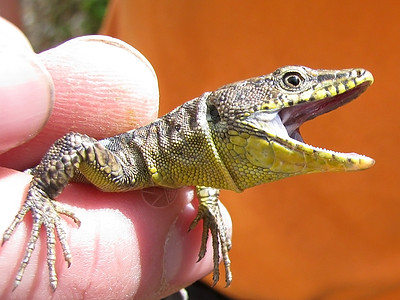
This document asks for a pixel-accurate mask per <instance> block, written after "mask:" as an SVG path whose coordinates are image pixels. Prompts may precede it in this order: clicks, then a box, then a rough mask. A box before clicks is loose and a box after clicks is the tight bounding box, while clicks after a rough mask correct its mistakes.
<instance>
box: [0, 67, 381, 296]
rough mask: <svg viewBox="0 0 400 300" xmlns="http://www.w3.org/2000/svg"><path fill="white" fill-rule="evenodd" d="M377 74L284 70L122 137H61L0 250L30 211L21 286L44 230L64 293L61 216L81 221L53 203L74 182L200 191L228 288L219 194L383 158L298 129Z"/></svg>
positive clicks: (113, 188) (227, 244)
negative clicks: (311, 139)
mask: <svg viewBox="0 0 400 300" xmlns="http://www.w3.org/2000/svg"><path fill="white" fill-rule="evenodd" d="M373 80H374V79H373V76H372V74H371V73H370V72H369V71H367V70H365V69H360V68H353V69H343V70H325V69H317V70H314V69H310V68H307V67H303V66H285V67H281V68H278V69H277V70H275V71H274V72H272V73H271V74H268V75H262V76H258V77H254V78H251V79H247V80H242V81H238V82H235V83H231V84H227V85H225V86H222V87H220V88H218V89H216V90H215V91H212V92H206V93H204V94H202V95H201V96H199V97H197V98H195V99H193V100H191V101H188V102H186V103H184V104H183V105H181V106H179V107H177V108H176V109H174V110H173V111H171V112H170V113H168V114H166V115H164V116H163V117H160V118H158V119H157V120H155V121H154V122H152V123H150V124H148V125H146V126H143V127H140V128H137V129H133V130H131V131H128V132H125V133H122V134H119V135H116V136H114V137H109V138H105V139H103V140H96V139H94V138H91V137H89V136H87V135H85V134H80V133H75V132H71V133H68V134H66V135H65V136H64V137H62V138H60V139H59V140H57V141H56V142H55V143H54V144H53V145H52V146H51V147H50V149H49V150H48V152H47V153H46V154H45V155H44V157H43V158H42V160H41V161H40V163H39V164H38V165H37V166H36V167H34V168H31V169H28V170H26V172H27V173H29V174H31V175H32V180H31V182H30V186H29V189H28V192H27V196H26V200H25V202H24V203H23V205H22V207H21V208H20V210H19V211H18V213H17V215H16V216H15V218H14V220H13V221H12V223H11V224H10V226H9V227H8V228H7V229H6V231H5V232H4V234H3V240H2V245H4V243H5V242H6V241H7V240H9V238H10V237H11V235H12V234H13V232H14V230H15V228H16V227H17V226H18V224H20V223H21V222H22V221H23V219H24V217H25V215H26V213H27V212H28V211H31V212H32V217H33V226H32V231H31V233H30V238H29V241H28V244H27V247H26V251H25V255H24V257H23V259H22V262H21V264H20V267H19V270H18V272H17V275H16V278H15V282H14V289H15V288H16V287H17V286H18V285H19V284H20V282H21V280H22V278H23V274H24V270H25V268H26V266H27V265H28V263H29V259H30V257H31V254H32V252H33V251H34V248H35V244H36V241H37V239H38V237H39V231H40V228H41V227H42V226H44V227H45V229H46V236H47V264H48V271H49V282H50V286H51V288H52V289H53V290H55V289H56V287H57V283H58V279H57V273H56V269H55V261H56V256H55V253H56V251H55V244H56V237H57V238H58V240H59V242H60V244H61V248H62V252H63V254H64V259H65V261H66V262H67V264H68V266H69V265H70V264H71V258H72V254H71V251H70V248H69V246H68V243H67V238H66V235H67V233H66V230H65V229H64V224H63V221H62V218H61V215H65V216H67V217H70V218H72V219H73V220H74V222H75V223H76V224H77V225H78V226H79V225H80V220H79V218H78V217H77V216H76V214H75V213H74V210H73V207H70V206H67V205H66V204H63V203H60V202H58V201H57V200H55V198H56V197H57V195H59V194H60V193H61V192H62V191H63V189H64V188H65V187H66V186H67V185H68V183H69V182H86V183H92V184H93V185H95V186H96V187H98V188H99V189H101V190H103V191H105V192H125V191H130V190H135V189H143V188H147V187H153V186H160V187H165V188H173V189H176V188H180V187H183V186H195V187H196V193H197V197H198V199H199V205H198V212H197V215H196V217H195V219H194V220H193V222H192V223H191V225H190V228H189V230H192V229H193V228H194V227H195V226H196V225H197V224H198V223H199V222H200V221H201V220H202V226H203V232H202V237H201V246H200V250H199V254H198V261H200V260H201V259H202V258H203V257H204V255H205V253H206V245H207V240H208V237H209V234H210V233H211V238H212V245H213V284H214V285H215V284H216V283H217V282H218V281H219V277H220V274H219V263H220V259H221V258H222V259H221V260H222V262H223V264H224V268H225V283H226V286H229V285H230V284H231V281H232V273H231V270H230V264H231V262H230V259H229V254H228V252H229V250H230V249H231V240H230V238H229V237H228V235H227V229H226V227H225V225H224V222H223V219H222V216H221V212H220V208H219V204H218V203H219V192H220V189H227V190H233V191H236V192H241V191H243V190H245V189H248V188H250V187H253V186H256V185H260V184H263V183H267V182H271V181H274V180H278V179H282V178H286V177H289V176H294V175H300V174H308V173H315V172H327V171H355V170H363V169H367V168H369V167H371V166H373V165H374V163H375V161H374V160H373V159H372V158H369V157H367V156H364V155H359V154H356V153H340V152H335V151H332V150H325V149H322V148H318V147H314V146H312V145H309V144H306V143H305V142H304V141H303V138H302V136H301V134H300V130H299V128H300V126H301V125H302V124H303V123H304V122H306V121H308V120H311V119H313V118H315V117H317V116H319V115H321V114H324V113H327V112H329V111H331V110H334V109H336V108H338V107H340V106H342V105H344V104H346V103H348V102H350V101H351V100H353V99H355V98H356V97H358V96H359V95H360V94H361V93H363V92H364V91H365V90H366V89H367V88H368V87H369V86H370V85H371V84H372V83H373Z"/></svg>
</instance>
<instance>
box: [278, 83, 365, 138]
mask: <svg viewBox="0 0 400 300" xmlns="http://www.w3.org/2000/svg"><path fill="white" fill-rule="evenodd" d="M369 85H370V83H367V82H365V83H363V84H361V85H359V86H357V87H355V88H353V89H351V90H349V91H347V92H345V93H342V94H340V95H336V96H333V97H328V98H325V99H323V100H319V101H311V102H305V103H301V104H298V105H295V106H291V107H286V108H283V109H282V110H281V111H280V112H279V113H278V115H279V117H280V119H281V122H282V124H283V126H284V127H285V128H286V131H287V134H288V135H289V137H291V138H292V139H295V140H297V141H299V142H302V143H303V142H304V141H303V138H302V136H301V134H300V130H299V128H300V126H301V125H302V124H303V123H305V122H306V121H309V120H312V119H314V118H316V117H318V116H320V115H322V114H325V113H327V112H330V111H332V110H334V109H336V108H338V107H340V106H343V105H344V104H346V103H349V102H350V101H351V100H353V99H355V98H357V97H358V96H359V95H360V94H362V93H363V92H364V91H365V90H366V89H367V88H368V86H369Z"/></svg>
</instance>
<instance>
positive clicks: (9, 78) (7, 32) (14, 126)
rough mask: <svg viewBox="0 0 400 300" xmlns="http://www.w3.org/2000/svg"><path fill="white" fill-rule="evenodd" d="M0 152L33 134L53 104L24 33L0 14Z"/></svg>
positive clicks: (49, 84) (47, 83)
mask: <svg viewBox="0 0 400 300" xmlns="http://www.w3.org/2000/svg"><path fill="white" fill-rule="evenodd" d="M0 36H1V38H2V40H1V41H0V49H1V50H0V65H1V68H0V128H1V130H0V153H2V152H5V151H7V150H9V149H11V148H14V147H16V146H18V145H20V144H22V143H24V142H26V141H27V140H29V139H31V138H32V137H34V136H35V135H36V134H37V133H38V132H39V131H40V129H41V128H42V127H43V126H44V124H45V123H46V121H47V119H48V117H49V115H50V112H51V107H52V104H53V84H52V81H51V78H50V75H49V73H48V72H47V71H46V69H45V68H44V66H43V64H42V63H41V62H40V61H39V60H38V58H37V57H36V56H35V54H34V53H33V51H32V49H31V47H30V45H29V43H28V41H27V40H26V38H25V37H24V35H23V34H22V33H21V32H20V31H19V30H18V29H17V28H16V27H15V26H14V25H12V24H11V23H9V22H8V21H6V20H4V19H2V18H0Z"/></svg>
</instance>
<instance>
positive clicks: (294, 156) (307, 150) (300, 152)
mask: <svg viewBox="0 0 400 300" xmlns="http://www.w3.org/2000/svg"><path fill="white" fill-rule="evenodd" d="M370 84H371V81H369V82H367V81H366V82H364V83H361V84H359V85H358V86H356V87H354V88H352V89H349V90H348V91H345V92H342V93H341V94H339V95H335V96H327V97H326V98H324V99H320V100H315V101H308V102H303V103H300V104H296V105H293V106H289V107H284V108H281V109H280V110H276V111H258V112H255V113H253V114H252V115H251V116H249V117H248V118H247V120H246V121H247V122H248V124H249V125H251V126H253V127H255V128H258V129H259V130H262V131H264V132H265V134H266V136H268V138H267V142H266V143H265V144H263V142H261V141H259V140H258V142H259V143H254V144H250V146H249V147H248V149H249V150H248V152H249V153H250V154H249V157H251V158H252V162H253V163H254V164H259V165H262V166H263V167H268V168H269V169H270V170H272V171H274V170H276V171H280V170H281V168H282V166H283V165H286V166H287V167H286V173H293V174H300V173H301V174H303V173H311V172H321V171H341V170H347V171H350V170H362V169H366V168H369V167H371V166H372V165H373V164H374V160H373V159H372V158H369V157H367V156H364V155H360V154H357V153H341V152H336V151H332V150H326V149H323V148H319V147H314V146H312V145H309V144H306V143H304V141H303V138H302V136H301V134H300V130H299V128H300V126H301V125H302V124H303V123H304V122H306V121H308V120H311V119H314V118H315V117H317V116H320V115H322V114H324V113H327V112H329V111H331V110H334V109H336V108H338V107H340V106H342V105H344V104H346V103H348V102H350V101H351V100H353V99H355V98H357V97H358V96H359V95H360V94H361V93H363V92H364V91H365V90H366V89H367V88H368V86H369V85H370ZM260 145H264V146H263V149H264V150H263V151H260V150H259V149H260V148H262V147H261V146H260ZM253 148H254V149H255V150H254V151H252V149H253ZM256 150H257V151H256ZM258 152H263V155H264V156H262V155H259V156H257V153H258ZM268 155H269V156H270V157H271V156H272V157H274V159H273V161H272V160H270V161H269V160H268V161H267V162H262V161H263V157H268ZM275 165H276V167H275Z"/></svg>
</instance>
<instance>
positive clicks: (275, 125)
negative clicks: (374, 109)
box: [207, 66, 374, 190]
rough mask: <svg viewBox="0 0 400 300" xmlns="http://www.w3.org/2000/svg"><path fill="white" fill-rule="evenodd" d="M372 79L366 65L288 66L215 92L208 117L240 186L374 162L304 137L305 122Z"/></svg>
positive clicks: (223, 157)
mask: <svg viewBox="0 0 400 300" xmlns="http://www.w3.org/2000/svg"><path fill="white" fill-rule="evenodd" d="M372 82H373V77H372V74H371V73H370V72H368V71H366V70H363V69H345V70H312V69H310V68H306V67H302V66H287V67H283V68H279V69H277V70H276V71H275V72H273V73H271V74H269V75H265V76H260V77H256V78H252V79H248V80H244V81H240V82H236V83H233V84H229V85H226V86H223V87H221V88H220V89H218V90H216V91H215V92H213V93H211V94H210V95H209V97H208V98H207V121H208V124H209V126H210V129H211V132H212V135H213V140H214V141H215V145H216V148H217V151H218V153H219V155H220V156H221V160H222V161H223V163H224V164H225V166H226V168H227V169H228V171H229V174H230V175H231V177H232V179H233V181H234V182H235V183H236V184H237V187H238V190H243V189H245V188H248V187H251V186H255V185H258V184H261V183H264V182H268V181H272V180H277V179H280V178H284V177H288V176H293V175H299V174H306V173H314V172H326V171H350V170H362V169H366V168H369V167H371V166H372V165H373V164H374V160H373V159H371V158H369V157H366V156H363V155H359V154H356V153H340V152H335V151H331V150H326V149H322V148H318V147H314V146H311V145H308V144H306V143H304V141H303V138H302V136H301V134H300V131H299V128H300V126H301V125H302V124H303V123H304V122H306V121H308V120H311V119H313V118H315V117H317V116H319V115H322V114H324V113H326V112H329V111H331V110H334V109H336V108H338V107H340V106H342V105H344V104H346V103H348V102H350V101H351V100H353V99H355V98H356V97H358V96H359V95H360V94H361V93H362V92H364V91H365V90H366V89H367V88H368V87H369V86H370V85H371V84H372Z"/></svg>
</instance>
